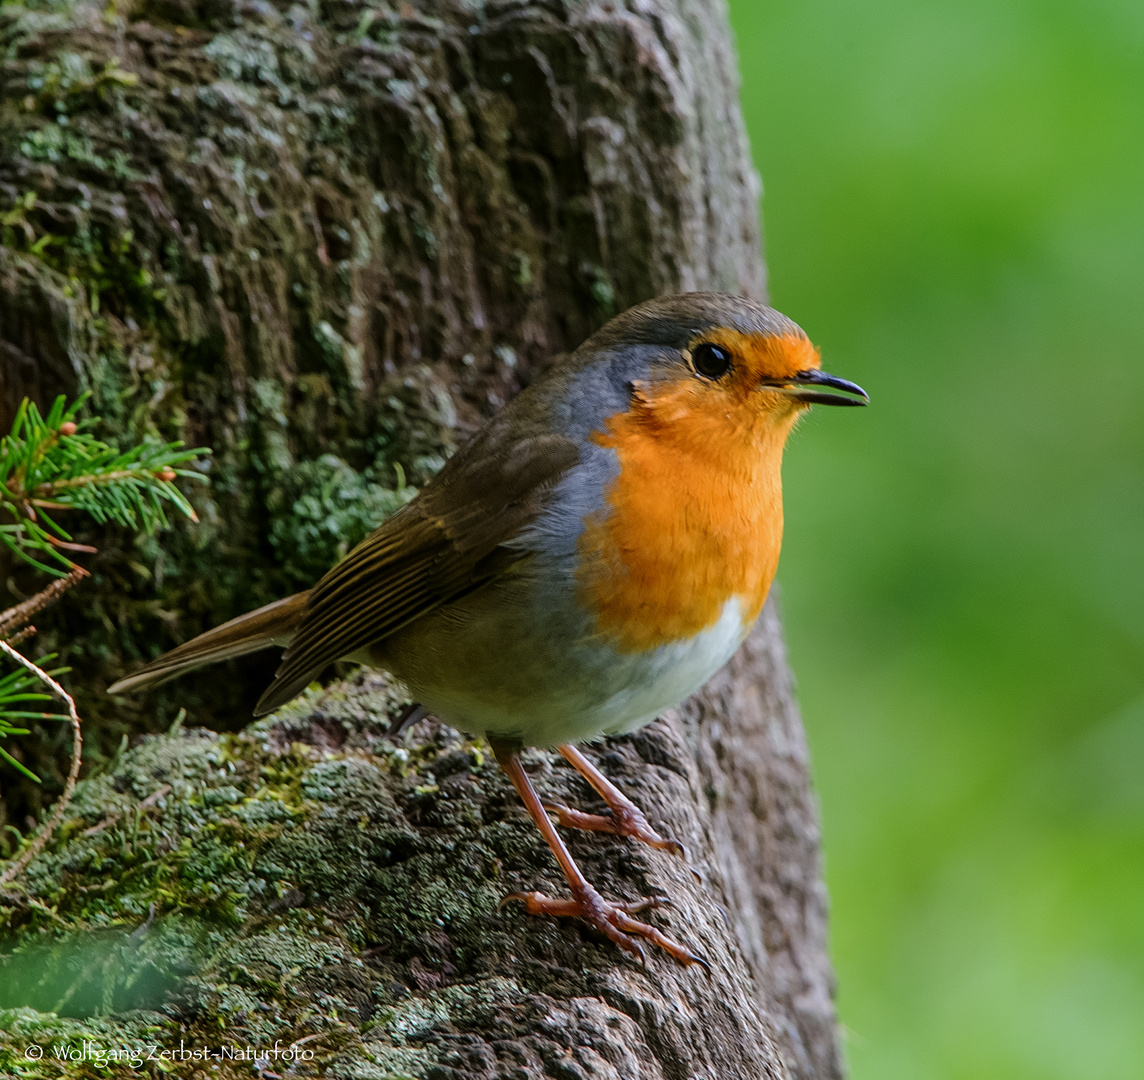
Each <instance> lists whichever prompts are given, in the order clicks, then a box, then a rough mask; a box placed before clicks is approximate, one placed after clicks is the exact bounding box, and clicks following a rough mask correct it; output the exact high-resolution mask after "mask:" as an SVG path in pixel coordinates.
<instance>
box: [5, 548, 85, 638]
mask: <svg viewBox="0 0 1144 1080" xmlns="http://www.w3.org/2000/svg"><path fill="white" fill-rule="evenodd" d="M85 577H87V571H86V570H85V569H84V568H83V567H82V566H77V567H76V568H75V569H74V570H72V572H71V573H70V574H68V576H67V577H62V578H57V579H56V580H55V581H53V582H52V583H51V584H50V585H49V586H48V587H47V588H45V589H41V590H40V591H39V592H38V593H36V595H35V596H29V597H28V599H27V600H22V601H21V602H20V603H18V604H15V605H13V606H12V607H10V608H8V609H7V610H5V611H0V640H4V639H6V638H10V637H11V636H12V632H13V631H16V630H19V629H20V627H21V626H23V625H24V624H25V623H26V622H27V621H28V620H29V619H30V618H32V616H33V615H38V614H39V613H40V612H41V611H43V610H44V608H46V607H49V606H50V605H52V604H54V603H55V602H56V601H57V600H58V599H59V598H60V597H61V596H63V594H64V593H66V592H67V591H68V589H70V588H71V587H72V586H73V585H76V584H78V583H79V582H80V581H82V580H83V579H84V578H85Z"/></svg>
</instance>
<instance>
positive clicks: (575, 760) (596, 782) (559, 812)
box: [544, 744, 687, 861]
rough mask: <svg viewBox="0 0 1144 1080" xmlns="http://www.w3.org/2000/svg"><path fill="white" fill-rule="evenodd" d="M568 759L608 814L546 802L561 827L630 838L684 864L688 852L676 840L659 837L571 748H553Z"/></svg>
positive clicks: (602, 777) (639, 813)
mask: <svg viewBox="0 0 1144 1080" xmlns="http://www.w3.org/2000/svg"><path fill="white" fill-rule="evenodd" d="M556 749H557V750H559V751H560V753H561V754H563V755H564V757H565V758H567V759H568V761H569V763H570V764H571V765H572V767H573V768H574V769H575V770H576V771H577V772H578V773H579V774H580V775H581V776H582V777H584V779H585V780H587V781H588V783H589V784H591V785H592V787H593V788H595V789H596V794H597V795H599V796H600V798H601V799H603V800H604V802H606V803H607V804H608V809H609V810H610V811H611V814H610V815H607V816H605V815H603V814H585V813H583V812H582V811H580V810H573V809H571V808H570V807H567V806H564V805H563V804H562V803H553V802H546V803H545V804H544V808H545V810H548V811H550V812H552V813H554V814H555V815H556V817H557V820H558V821H559V822H560V824H561V825H564V826H567V827H568V828H572V829H588V830H591V831H593V832H608V833H614V834H615V835H616V836H630V837H631V838H632V839H633V840H639V841H640V842H641V843H644V844H648V845H649V846H651V847H653V848H658V849H659V850H660V851H670V852H671V853H672V854H673V855H678V856H679V857H680V858H681V859H683V860H684V861H686V860H687V849H686V848H685V847H684V846H683V845H682V844H681V843H680V842H679V841H678V840H667V839H665V838H664V837H662V836H660V835H659V833H657V832H656V831H655V829H653V828H652V827H651V826H650V825H649V824H648V820H647V818H646V817H644V815H643V811H641V810H640V808H639V807H638V806H636V804H635V803H634V802H632V800H631V799H629V798H628V797H627V796H626V795H625V794H624V793H623V792H622V791H620V789H619V788H618V787H616V785H615V784H613V783H612V782H611V780H609V779H608V778H607V777H606V776H605V775H604V774H603V773H602V772H600V770H599V769H597V768H596V766H595V765H593V764H592V763H591V762H590V761H589V760H588V759H587V758H586V757H585V756H584V755H583V754H581V753H580V751H579V750H577V749H576V747H574V746H569V745H568V744H565V745H563V746H558V747H557V748H556Z"/></svg>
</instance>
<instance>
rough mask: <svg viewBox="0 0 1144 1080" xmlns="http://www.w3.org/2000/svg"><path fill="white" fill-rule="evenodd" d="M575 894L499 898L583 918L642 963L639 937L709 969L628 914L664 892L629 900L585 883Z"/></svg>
mask: <svg viewBox="0 0 1144 1080" xmlns="http://www.w3.org/2000/svg"><path fill="white" fill-rule="evenodd" d="M573 892H574V893H575V894H576V895H575V897H574V898H573V899H572V900H557V899H555V898H553V897H551V896H545V895H544V894H543V893H538V892H519V893H510V894H509V895H508V896H506V897H505V898H504V899H503V900H502V901H501V902H500V907H504V905H505V904H507V903H508V902H509V901H510V900H519V901H520V902H521V903H522V904H524V906H525V909H526V910H527V911H528V913H529V914H530V915H555V916H557V917H559V918H579V919H583V920H584V921H585V922H587V923H588V924H589V925H590V926H593V927H595V928H596V929H597V930H598V931H599V932H600V933H601V934H603V935H604V936H605V937H606V938H608V939H610V940H611V941H614V942H615V943H616V944H617V945H619V947H620V948H621V949H623V950H625V951H626V952H629V953H631V954H632V956H634V957H636V958H637V959H638V960H639V961H640V962H641V963H646V961H647V957H646V956H645V954H644V950H643V946H642V945H641V944H640V939H641V938H642V939H643V940H644V941H650V942H651V943H652V944H653V945H658V946H659V947H660V948H661V949H664V950H665V951H666V952H669V953H670V954H671V955H672V956H674V957H675V959H676V960H678V961H679V962H680V963H681V964H684V965H687V966H690V965H691V964H702V965H703V967H704V968H705V969H706V970H707V971H708V972H710V970H711V968H710V965H709V964H708V963H707V961H706V960H704V959H703V957H702V956H698V955H696V954H695V953H693V952H692V951H691V950H690V949H688V948H685V947H684V946H683V945H680V944H679V943H678V942H676V941H672V940H671V938H669V937H668V936H667V935H666V934H663V933H661V932H660V931H659V930H657V929H656V928H655V927H654V926H650V925H648V924H647V923H644V922H640V921H639V920H638V919H634V918H632V916H633V915H638V914H640V913H641V912H644V911H652V910H654V909H655V908H661V907H667V906H669V905H670V904H671V901H670V900H669V899H668V898H667V897H666V896H649V897H646V898H644V899H643V900H636V901H634V902H632V903H624V902H619V903H616V902H613V901H611V900H605V899H604V898H603V897H602V896H601V895H600V894H599V892H597V890H596V889H595V888H594V887H593V886H591V885H588V884H587V883H585V884H584V885H583V886H582V887H580V888H574V889H573Z"/></svg>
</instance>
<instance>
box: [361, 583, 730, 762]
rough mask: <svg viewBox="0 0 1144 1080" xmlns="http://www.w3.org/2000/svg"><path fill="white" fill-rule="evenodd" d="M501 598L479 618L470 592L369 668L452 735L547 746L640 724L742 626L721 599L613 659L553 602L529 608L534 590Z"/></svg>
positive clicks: (394, 642) (390, 644)
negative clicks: (678, 632) (705, 615)
mask: <svg viewBox="0 0 1144 1080" xmlns="http://www.w3.org/2000/svg"><path fill="white" fill-rule="evenodd" d="M529 591H530V592H531V590H529ZM504 599H505V593H504V591H502V590H498V601H499V602H497V603H496V604H495V605H494V606H493V609H492V610H490V607H489V605H488V604H486V603H481V599H480V596H479V594H474V600H473V605H472V610H469V611H466V610H465V608H466V607H467V606H469V605H467V604H466V602H465V601H462V602H461V604H460V605H457V606H455V607H454V606H452V605H451V609H450V611H449V612H448V613H447V614H446V613H442V614H439V615H435V616H430V617H427V618H426V619H423V620H419V622H418V623H415V624H413V625H412V626H411V627H409V628H407V630H405V631H403V632H402V633H401V634H400V635H398V636H397V637H396V638H395V639H390V640H389V641H387V642H386V643H384V647H383V648H380V649H378V650H377V651H376V653H375V654H374V657H373V662H374V663H376V664H378V665H379V666H382V667H385V668H387V669H388V670H390V671H392V672H393V674H394V675H396V676H397V677H398V678H399V679H401V680H402V681H403V682H405V683H406V684H407V685H408V686H409V688H410V690H411V691H412V692H413V694H414V696H415V697H416V699H417V700H418V701H420V702H421V703H422V704H423V705H425V706H427V707H428V708H429V709H431V710H432V711H433V713H434V714H436V715H437V716H439V717H440V718H441V719H442V720H445V721H446V722H447V723H450V724H452V725H454V726H456V727H458V728H461V729H462V730H464V731H469V732H472V733H474V734H493V735H499V736H501V737H503V738H515V739H520V740H521V741H522V742H523V743H525V744H526V745H530V746H553V745H556V744H558V743H565V742H577V741H581V740H584V739H591V738H594V737H596V736H599V735H605V734H620V733H623V732H627V731H634V730H635V729H636V728H639V727H641V726H642V725H643V724H646V723H649V722H650V721H652V720H654V719H655V717H656V716H657V715H659V713H661V712H662V711H663V710H664V709H668V708H671V707H672V706H674V705H678V704H679V703H680V702H681V701H683V700H684V699H685V698H687V697H689V696H690V695H691V694H693V693H694V692H695V691H696V690H698V689H699V687H701V686H702V685H703V684H704V683H705V682H706V681H707V680H708V679H709V678H711V676H712V675H714V674H715V672H716V671H718V670H719V668H721V667H722V666H723V665H724V664H725V663H726V662H727V661H728V660H729V659H730V658H731V656H732V655H733V654H734V652H735V650H736V649H737V648H738V647H739V645H740V643H741V642H742V640H743V638H744V637H745V636H746V634H747V631H748V630H749V629H750V627H749V626H745V625H744V623H743V616H742V605H741V604H740V603H739V601H738V599H737V598H735V597H732V598H731V599H730V600H728V601H727V602H726V603H725V604H724V605H723V609H722V612H721V614H720V617H719V618H718V619H717V620H716V622H715V623H713V624H712V625H711V626H709V627H707V628H706V629H704V630H702V631H700V632H699V633H698V634H696V635H695V636H694V637H692V638H690V639H687V640H684V641H676V642H671V643H669V644H666V645H662V646H659V647H657V648H655V649H651V650H649V651H647V652H641V653H630V652H620V651H618V650H617V649H616V648H615V647H614V646H613V645H612V644H611V643H609V642H608V641H607V640H606V639H602V638H600V637H599V636H597V635H595V634H594V633H592V632H591V630H590V628H589V625H588V620H587V619H586V617H585V616H584V615H583V613H582V612H580V611H579V609H577V608H575V607H574V605H569V604H567V603H565V602H562V598H561V597H558V596H555V597H554V596H552V595H549V596H548V597H547V598H546V601H545V603H544V604H541V605H539V606H538V605H537V604H536V603H535V602H534V601H535V600H536V596H535V594H533V595H531V596H525V595H523V594H518V595H517V597H516V601H517V602H516V603H513V602H511V599H510V602H509V603H507V604H506V603H504V602H503V601H504ZM457 608H459V609H460V610H457ZM478 627H479V630H478Z"/></svg>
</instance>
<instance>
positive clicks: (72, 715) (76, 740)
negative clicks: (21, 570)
mask: <svg viewBox="0 0 1144 1080" xmlns="http://www.w3.org/2000/svg"><path fill="white" fill-rule="evenodd" d="M33 599H35V597H33ZM0 651H3V652H5V653H7V654H8V655H9V656H10V657H11V658H12V659H13V660H15V661H16V663H18V664H20V665H22V666H23V667H25V668H27V669H28V671H30V672H31V673H32V674H33V675H35V676H36V678H37V679H39V680H40V682H42V683H44V685H45V686H47V687H49V688H50V689H51V690H52V691H53V692H54V693H55V694H56V695H57V696H58V697H59V698H60V699H61V700H62V701H63V702H64V704H65V705H66V706H67V710H68V718H69V719H70V720H71V725H72V760H71V769H70V770H69V771H68V778H67V782H66V783H65V784H64V790H63V794H62V795H60V797H59V798H58V799H57V800H56V804H55V806H53V807H52V812H51V815H50V816H49V817H48V820H47V821H45V822H44V824H43V825H41V826H40V830H39V832H37V833H36V835H35V837H34V838H33V840H32V842H31V843H30V844H29V845H28V846H27V847H26V848H25V849H24V851H23V853H22V854H20V855H19V856H18V857H16V858H15V859H13V860H12V861H11V862H10V863H9V864H8V865H7V866H6V867H5V868H4V871H3V873H0V885H6V884H8V882H10V881H12V880H13V879H15V878H16V877H17V875H19V874H21V873H23V871H24V870H25V869H26V867H27V866H28V863H30V862H31V861H32V860H33V859H34V858H35V857H36V856H37V855H38V854H39V853H40V852H41V851H42V850H43V849H44V846H45V845H46V844H47V842H48V841H49V840H50V839H51V838H52V836H53V835H55V831H56V829H57V828H59V824H60V822H61V821H62V820H63V816H64V812H65V811H66V810H67V808H68V806H69V805H70V803H71V799H72V795H73V794H74V792H75V785H76V781H77V780H78V779H79V766H80V753H81V751H82V750H83V732H82V730H81V725H80V719H79V713H77V712H76V708H75V701H74V700H73V699H72V696H71V694H69V693H68V692H67V691H66V690H65V689H64V688H63V687H62V686H60V684H59V683H58V682H56V680H55V679H53V678H52V677H51V676H50V675H49V674H48V673H47V672H46V671H44V670H43V669H42V668H40V667H37V666H36V665H35V664H33V663H32V661H31V660H29V659H28V658H27V657H26V656H23V655H21V654H20V653H18V652H17V651H16V650H15V649H13V648H12V646H11V645H9V644H8V642H6V641H0Z"/></svg>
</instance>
